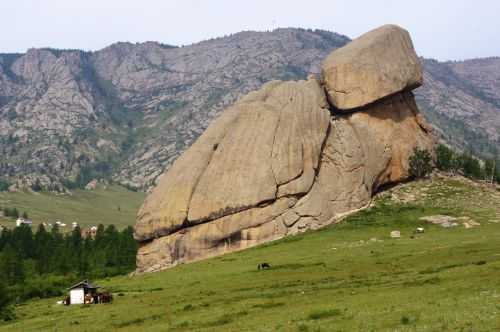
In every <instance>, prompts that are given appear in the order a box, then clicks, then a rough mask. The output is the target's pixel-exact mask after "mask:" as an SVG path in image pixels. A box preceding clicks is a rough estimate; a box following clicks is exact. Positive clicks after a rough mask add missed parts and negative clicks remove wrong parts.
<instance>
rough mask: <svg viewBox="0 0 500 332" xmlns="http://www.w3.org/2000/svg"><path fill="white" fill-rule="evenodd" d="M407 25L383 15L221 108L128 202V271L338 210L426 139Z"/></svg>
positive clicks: (398, 168) (396, 173)
mask: <svg viewBox="0 0 500 332" xmlns="http://www.w3.org/2000/svg"><path fill="white" fill-rule="evenodd" d="M421 84H422V69H421V66H420V62H419V61H418V58H417V56H416V54H415V51H414V49H413V45H412V42H411V39H410V36H409V34H408V32H406V31H405V30H403V29H402V28H400V27H397V26H393V25H387V26H383V27H380V28H378V29H376V30H373V31H370V32H368V33H366V34H365V35H363V36H361V37H359V38H358V39H356V40H354V41H352V42H351V43H350V44H348V45H347V46H345V47H343V48H340V49H338V50H336V51H334V52H333V53H332V54H331V55H330V56H328V57H327V59H326V60H325V61H324V63H323V66H322V74H321V79H320V80H318V79H317V78H315V77H314V76H310V77H309V78H308V80H307V81H296V82H282V81H273V82H270V83H267V84H265V85H264V86H263V87H262V88H261V89H260V90H258V91H255V92H252V93H250V94H248V95H247V96H245V97H243V98H242V99H240V100H239V101H238V102H237V103H236V104H235V105H233V106H232V107H230V108H228V109H226V110H225V111H224V112H223V113H222V115H221V116H220V117H219V118H218V119H216V120H215V121H214V122H213V123H212V124H211V125H210V126H209V127H208V128H207V130H206V131H205V132H204V133H203V134H202V135H201V137H200V138H199V139H198V140H197V141H196V142H195V143H194V144H193V145H192V146H191V147H190V148H189V149H188V150H187V151H186V152H185V153H184V154H183V155H181V156H180V157H179V158H178V159H177V160H176V162H175V163H174V164H173V166H172V167H171V168H170V169H169V170H168V171H167V172H166V173H165V174H164V175H163V176H162V178H161V180H160V182H159V184H158V186H157V187H156V188H155V189H154V190H153V191H152V193H151V194H150V195H149V196H148V197H147V199H146V201H145V202H144V204H143V206H142V208H141V210H140V211H139V214H138V220H137V224H136V227H135V238H136V239H137V240H138V241H139V242H140V248H139V251H138V255H137V272H139V273H141V272H152V271H158V270H161V269H165V268H168V267H172V266H175V265H177V264H180V263H186V262H191V261H196V260H200V259H204V258H208V257H213V256H217V255H221V254H224V253H228V252H232V251H236V250H241V249H245V248H248V247H252V246H255V245H257V244H260V243H264V242H268V241H272V240H276V239H279V238H282V237H285V236H288V235H293V234H297V233H300V232H304V231H306V230H314V229H318V228H321V227H324V226H326V225H329V224H332V223H335V222H337V221H338V220H339V219H340V217H342V216H343V215H346V214H348V213H351V212H353V211H356V210H359V209H361V208H363V207H366V206H367V205H368V204H369V203H370V201H371V197H372V196H373V194H374V193H375V192H376V191H377V190H379V189H380V188H381V186H383V185H385V184H388V183H394V182H398V181H402V180H405V179H407V178H408V176H409V174H408V169H409V165H408V159H409V157H410V155H411V154H412V152H413V150H414V148H415V147H419V148H421V149H432V145H433V142H432V139H431V136H430V135H429V127H428V125H427V124H426V123H425V122H424V120H423V118H422V117H421V115H420V114H419V111H418V108H417V106H416V104H415V100H414V97H413V93H412V90H413V89H414V88H416V87H418V86H420V85H421Z"/></svg>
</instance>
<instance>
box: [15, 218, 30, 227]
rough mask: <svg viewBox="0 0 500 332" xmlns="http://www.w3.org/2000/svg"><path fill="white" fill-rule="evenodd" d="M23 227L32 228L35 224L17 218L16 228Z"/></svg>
mask: <svg viewBox="0 0 500 332" xmlns="http://www.w3.org/2000/svg"><path fill="white" fill-rule="evenodd" d="M21 225H27V226H30V227H31V225H33V222H32V221H31V220H28V219H23V218H17V220H16V227H19V226H21Z"/></svg>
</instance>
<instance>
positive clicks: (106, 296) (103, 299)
mask: <svg viewBox="0 0 500 332" xmlns="http://www.w3.org/2000/svg"><path fill="white" fill-rule="evenodd" d="M99 302H100V303H111V302H113V295H112V294H111V293H109V292H103V293H99Z"/></svg>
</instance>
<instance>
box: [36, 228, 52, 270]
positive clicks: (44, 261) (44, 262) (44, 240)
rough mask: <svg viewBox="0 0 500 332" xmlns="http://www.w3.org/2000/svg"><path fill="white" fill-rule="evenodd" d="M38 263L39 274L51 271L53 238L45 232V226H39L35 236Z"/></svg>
mask: <svg viewBox="0 0 500 332" xmlns="http://www.w3.org/2000/svg"><path fill="white" fill-rule="evenodd" d="M35 248H36V254H35V258H36V263H35V268H36V270H37V272H38V273H39V274H44V273H47V272H49V271H50V255H51V252H53V248H52V241H51V236H50V234H49V233H47V231H46V230H45V227H44V226H43V224H40V225H39V226H38V230H37V232H36V234H35Z"/></svg>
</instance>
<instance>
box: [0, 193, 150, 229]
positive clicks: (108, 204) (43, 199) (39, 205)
mask: <svg viewBox="0 0 500 332" xmlns="http://www.w3.org/2000/svg"><path fill="white" fill-rule="evenodd" d="M144 196H145V194H144V193H142V192H134V191H130V190H127V189H125V188H123V187H121V186H107V187H105V188H104V187H102V186H100V187H99V188H98V189H96V190H92V191H89V190H76V191H74V192H73V193H72V194H71V195H57V194H54V193H48V192H43V193H33V192H15V193H9V192H0V207H2V208H3V207H8V208H16V209H17V210H19V213H20V214H21V213H23V212H24V211H26V212H27V213H28V215H29V217H30V218H31V219H33V222H34V224H35V225H36V224H39V223H41V222H52V223H54V222H55V221H57V220H60V221H61V222H63V223H66V224H67V225H68V226H70V225H71V223H72V222H78V223H79V224H80V225H81V226H83V227H88V226H92V225H98V224H104V225H109V224H114V225H115V226H117V227H118V228H122V227H124V226H131V225H134V223H135V216H136V214H137V210H138V209H139V207H140V205H141V204H142V201H143V200H144ZM0 225H4V226H13V225H14V221H13V220H12V219H8V218H1V217H0ZM67 228H68V229H70V228H71V227H67Z"/></svg>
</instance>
